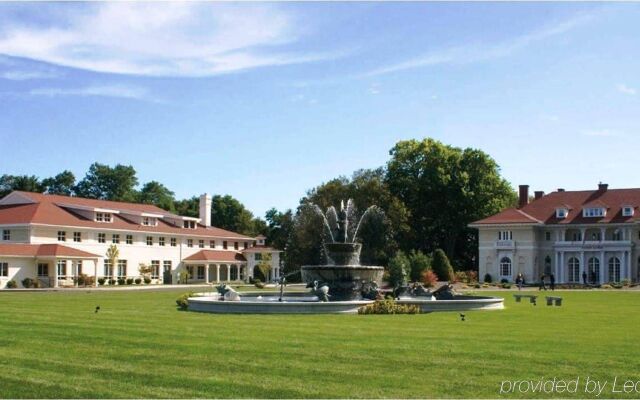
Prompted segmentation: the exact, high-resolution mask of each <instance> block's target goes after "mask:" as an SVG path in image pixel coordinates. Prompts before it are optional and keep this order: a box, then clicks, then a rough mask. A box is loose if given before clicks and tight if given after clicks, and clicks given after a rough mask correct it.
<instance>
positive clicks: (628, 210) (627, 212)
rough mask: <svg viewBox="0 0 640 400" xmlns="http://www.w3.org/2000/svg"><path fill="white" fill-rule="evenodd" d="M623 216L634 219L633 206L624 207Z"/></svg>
mask: <svg viewBox="0 0 640 400" xmlns="http://www.w3.org/2000/svg"><path fill="white" fill-rule="evenodd" d="M622 216H623V217H632V216H633V207H631V206H624V207H622Z"/></svg>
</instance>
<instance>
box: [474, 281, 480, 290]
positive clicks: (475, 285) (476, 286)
mask: <svg viewBox="0 0 640 400" xmlns="http://www.w3.org/2000/svg"><path fill="white" fill-rule="evenodd" d="M473 287H474V288H476V289H480V288H481V287H482V285H480V284H479V283H478V282H476V283H475V284H474V285H473Z"/></svg>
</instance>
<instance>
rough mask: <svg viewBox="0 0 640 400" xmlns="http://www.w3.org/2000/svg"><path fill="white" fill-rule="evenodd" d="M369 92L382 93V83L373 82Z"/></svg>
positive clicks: (373, 93)
mask: <svg viewBox="0 0 640 400" xmlns="http://www.w3.org/2000/svg"><path fill="white" fill-rule="evenodd" d="M369 94H372V95H376V94H380V85H378V84H377V83H373V84H371V85H370V86H369Z"/></svg>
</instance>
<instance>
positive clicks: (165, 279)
mask: <svg viewBox="0 0 640 400" xmlns="http://www.w3.org/2000/svg"><path fill="white" fill-rule="evenodd" d="M172 281H173V275H171V267H168V266H167V267H164V269H163V271H162V283H164V284H165V285H171V283H172Z"/></svg>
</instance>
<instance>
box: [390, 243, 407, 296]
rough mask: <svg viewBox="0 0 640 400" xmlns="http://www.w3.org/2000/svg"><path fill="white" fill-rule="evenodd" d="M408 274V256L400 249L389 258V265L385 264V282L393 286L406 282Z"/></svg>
mask: <svg viewBox="0 0 640 400" xmlns="http://www.w3.org/2000/svg"><path fill="white" fill-rule="evenodd" d="M408 276H409V258H408V257H407V255H406V254H404V252H403V251H402V250H400V251H398V252H397V253H396V254H395V255H394V256H393V257H391V259H390V260H389V265H388V266H387V283H389V286H391V287H394V286H396V285H398V284H401V283H403V282H406V280H407V277H408Z"/></svg>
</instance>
